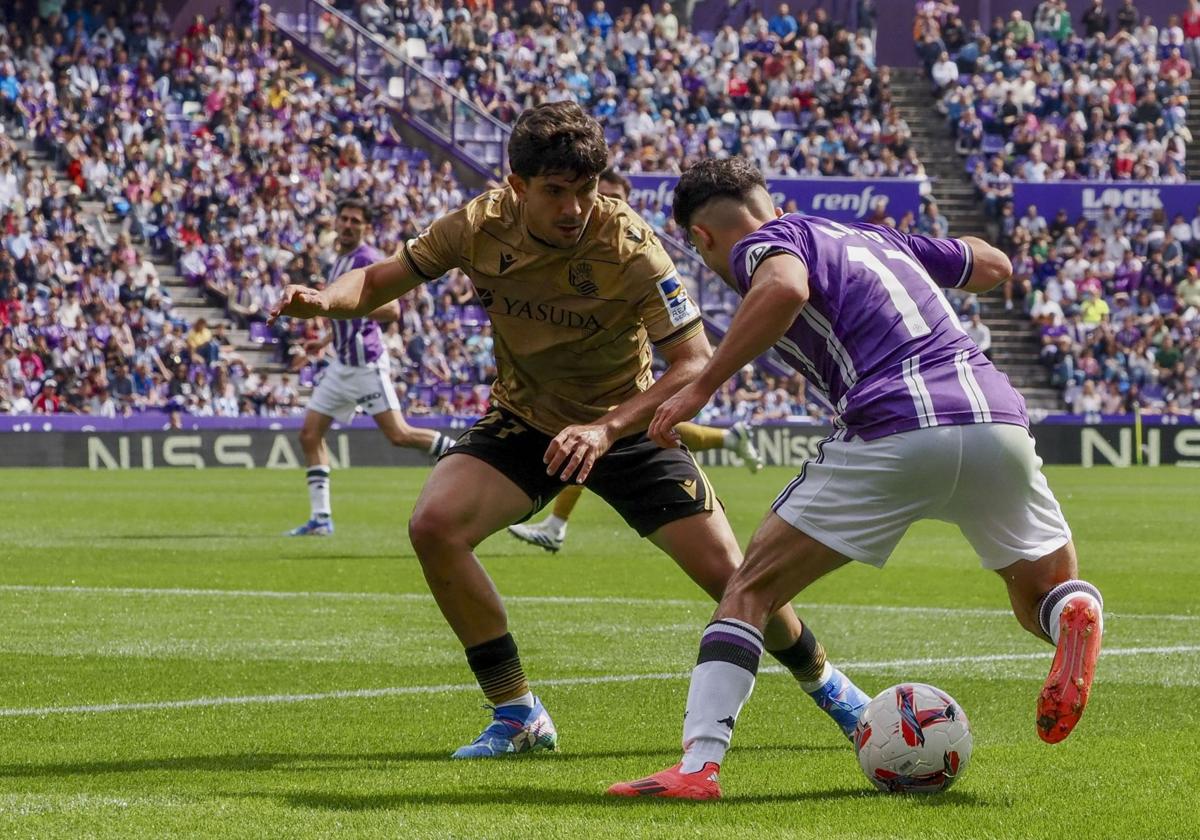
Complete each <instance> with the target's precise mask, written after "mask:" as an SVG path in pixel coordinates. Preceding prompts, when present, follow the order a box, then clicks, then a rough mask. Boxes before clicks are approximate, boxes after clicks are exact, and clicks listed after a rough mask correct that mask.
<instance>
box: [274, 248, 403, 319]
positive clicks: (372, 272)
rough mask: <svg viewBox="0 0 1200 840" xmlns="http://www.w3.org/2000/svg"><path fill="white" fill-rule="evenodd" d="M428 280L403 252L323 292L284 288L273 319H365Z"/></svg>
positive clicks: (350, 274)
mask: <svg viewBox="0 0 1200 840" xmlns="http://www.w3.org/2000/svg"><path fill="white" fill-rule="evenodd" d="M424 282H425V278H424V277H422V276H421V275H419V274H417V273H416V272H415V271H414V270H413V268H412V266H410V265H409V264H408V262H407V261H406V260H405V259H404V258H403V253H401V254H397V255H396V256H394V257H389V258H388V259H386V260H381V261H379V262H377V263H373V264H371V265H369V266H367V267H366V268H356V269H354V270H353V271H347V272H346V273H345V274H343V275H342V276H341V277H339V278H337V280H335V281H333V283H331V284H330V285H329V286H327V287H326V288H325V289H324V290H323V291H320V292H318V291H316V290H315V289H310V288H308V287H307V286H296V285H291V286H288V287H286V288H285V289H284V290H283V295H282V296H281V297H280V298H279V303H278V304H277V305H276V307H275V309H274V310H272V312H271V318H270V322H271V323H273V322H274V321H275V320H276V319H277V318H280V317H282V316H284V315H287V316H290V317H293V318H316V317H318V316H323V317H326V318H340V319H346V318H361V317H363V316H364V315H368V314H370V313H372V312H374V311H375V310H377V309H379V308H380V307H381V306H383V305H384V304H386V303H388V302H390V301H393V300H395V299H396V298H398V297H400V296H401V295H404V294H407V293H408V292H410V291H412V290H413V289H415V288H416V287H417V286H419V285H421V284H422V283H424Z"/></svg>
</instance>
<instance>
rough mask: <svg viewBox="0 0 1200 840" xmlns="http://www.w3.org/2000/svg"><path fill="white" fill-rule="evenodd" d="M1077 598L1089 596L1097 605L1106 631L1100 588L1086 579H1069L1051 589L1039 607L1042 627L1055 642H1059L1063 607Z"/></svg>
mask: <svg viewBox="0 0 1200 840" xmlns="http://www.w3.org/2000/svg"><path fill="white" fill-rule="evenodd" d="M1076 598H1087V599H1088V600H1089V601H1091V602H1092V603H1093V604H1095V606H1096V612H1097V613H1098V615H1099V622H1098V623H1099V625H1100V631H1101V632H1103V631H1104V598H1103V596H1101V594H1100V590H1099V589H1097V588H1096V587H1095V586H1093V585H1092V584H1090V583H1088V582H1087V581H1086V580H1068V581H1065V582H1063V583H1060V584H1059V585H1058V586H1056V587H1054V588H1053V589H1051V590H1050V591H1049V592H1047V593H1046V595H1045V597H1044V598H1042V603H1041V606H1040V607H1039V609H1038V620H1039V621H1040V622H1041V625H1042V629H1043V630H1044V631H1046V635H1047V636H1049V637H1050V640H1051V641H1052V642H1054V644H1056V645H1057V644H1058V634H1059V631H1060V629H1061V628H1060V627H1059V626H1058V625H1059V619H1060V618H1062V611H1063V608H1064V607H1065V606H1066V605H1067V603H1068V602H1070V601H1073V600H1074V599H1076Z"/></svg>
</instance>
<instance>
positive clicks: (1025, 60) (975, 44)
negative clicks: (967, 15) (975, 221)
mask: <svg viewBox="0 0 1200 840" xmlns="http://www.w3.org/2000/svg"><path fill="white" fill-rule="evenodd" d="M1177 29H1178V28H1177V27H1171V26H1165V27H1163V29H1162V30H1161V31H1160V30H1159V29H1158V28H1157V27H1156V26H1155V25H1154V24H1153V23H1151V22H1150V21H1149V19H1147V20H1146V21H1145V22H1144V23H1143V24H1142V25H1140V26H1138V27H1136V28H1133V29H1128V30H1126V29H1120V28H1116V29H1113V28H1111V27H1110V28H1109V29H1108V30H1106V31H1105V32H1104V33H1089V32H1087V31H1086V30H1085V28H1084V27H1083V26H1078V27H1073V26H1072V24H1071V20H1070V12H1069V10H1067V8H1066V4H1065V3H1061V2H1057V0H1047V2H1042V3H1039V4H1037V13H1036V16H1035V18H1034V20H1033V21H1032V22H1031V21H1029V20H1026V19H1024V18H1023V16H1022V14H1021V12H1019V11H1015V12H1013V13H1012V15H1011V17H1010V18H1009V19H1008V20H1007V21H1005V20H1003V19H1001V18H997V19H996V20H995V21H994V22H993V24H992V25H991V27H990V28H985V27H983V26H982V25H981V24H980V22H979V21H975V22H973V23H972V24H971V25H970V26H969V27H968V26H966V25H965V24H964V23H963V21H962V19H961V18H959V17H958V14H957V7H955V6H953V5H952V4H948V3H930V2H920V3H917V16H916V20H915V23H914V27H913V33H914V37H915V39H916V47H917V52H918V54H919V56H920V57H921V59H922V60H923V62H924V64H925V67H926V69H927V70H928V72H929V75H930V80H931V83H932V85H933V88H934V91H935V94H936V95H937V96H938V97H939V98H940V101H939V109H940V110H941V111H942V113H944V114H945V116H946V123H947V128H948V130H949V131H950V132H951V133H952V134H953V135H954V136H955V138H956V141H957V146H958V151H959V153H960V154H961V155H962V156H963V159H964V166H965V169H966V171H967V173H969V174H972V175H973V174H975V173H976V172H982V173H984V174H982V175H981V176H980V182H981V184H986V183H990V182H991V180H992V176H990V175H988V174H987V173H989V172H990V161H991V160H995V159H999V160H1001V161H1002V163H1003V166H1004V170H1005V171H1006V172H1007V174H1008V175H1010V176H1012V177H1013V178H1020V179H1023V180H1028V181H1058V180H1064V179H1065V180H1101V181H1103V180H1134V181H1153V182H1160V183H1180V182H1182V181H1183V180H1185V157H1186V151H1187V144H1189V143H1190V142H1191V141H1192V136H1191V132H1190V131H1189V130H1188V127H1187V105H1188V92H1189V90H1190V85H1191V76H1192V66H1191V62H1190V61H1189V60H1188V57H1187V56H1189V55H1192V52H1191V50H1190V49H1189V48H1188V46H1187V45H1185V44H1184V43H1183V41H1182V31H1181V30H1178V31H1177ZM980 164H982V167H981V166H980ZM991 209H992V211H993V213H994V214H995V215H999V207H998V206H995V205H993V206H992V208H991Z"/></svg>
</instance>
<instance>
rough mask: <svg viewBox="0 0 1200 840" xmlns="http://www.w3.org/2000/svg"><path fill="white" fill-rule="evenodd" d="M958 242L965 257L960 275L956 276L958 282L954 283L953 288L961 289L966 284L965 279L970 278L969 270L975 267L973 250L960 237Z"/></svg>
mask: <svg viewBox="0 0 1200 840" xmlns="http://www.w3.org/2000/svg"><path fill="white" fill-rule="evenodd" d="M958 244H959V245H961V246H962V249H963V251H965V252H966V259H965V260H964V261H963V272H962V277H960V278H958V282H957V283H955V284H954V288H956V289H961V288H962V287H963V286H965V285H967V281H969V280H970V279H971V272H972V271H974V269H975V252H974V251H972V250H971V246H970V245H968V244H967V243H966V242H963V241H962V240H961V239H959V240H958Z"/></svg>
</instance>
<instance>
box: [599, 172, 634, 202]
mask: <svg viewBox="0 0 1200 840" xmlns="http://www.w3.org/2000/svg"><path fill="white" fill-rule="evenodd" d="M600 180H601V181H604V182H605V183H606V184H616V185H617V186H618V187H620V188H621V189H623V190H624V191H625V195H626V196H628V195H629V194H630V193H631V192H633V184H631V183H630V181H629V179H628V178H626V177H625V176H624V175H622V174H621V173H620V172H618V171H617V170H615V169H613V168H612V167H611V166H610V167H608V169H605V170H604V171H603V172H601V173H600Z"/></svg>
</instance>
